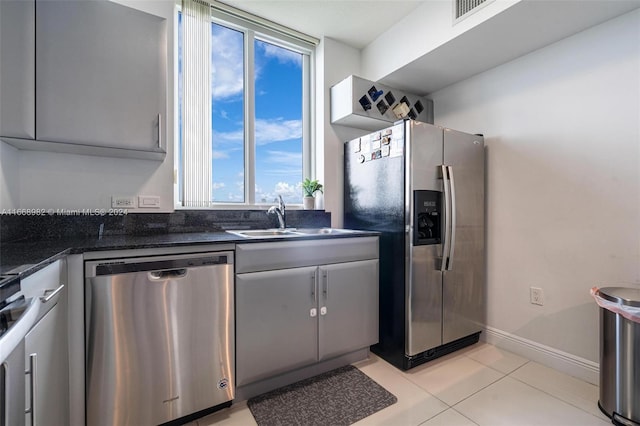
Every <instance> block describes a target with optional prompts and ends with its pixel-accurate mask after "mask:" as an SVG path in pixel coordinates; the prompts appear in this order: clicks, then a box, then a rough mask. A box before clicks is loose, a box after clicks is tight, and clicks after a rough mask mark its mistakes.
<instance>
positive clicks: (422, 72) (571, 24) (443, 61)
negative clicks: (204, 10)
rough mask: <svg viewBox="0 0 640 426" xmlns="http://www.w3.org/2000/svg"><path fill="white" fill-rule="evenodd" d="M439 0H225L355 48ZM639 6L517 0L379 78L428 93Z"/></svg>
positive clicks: (635, 2) (632, 1) (620, 0)
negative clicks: (480, 23) (468, 29)
mask: <svg viewBox="0 0 640 426" xmlns="http://www.w3.org/2000/svg"><path fill="white" fill-rule="evenodd" d="M0 1H2V0H0ZM436 1H445V0H419V1H405V0H222V2H223V3H227V4H229V5H231V6H233V7H236V8H238V9H241V10H244V11H246V12H249V13H253V14H255V15H257V16H260V17H262V18H265V19H268V20H271V21H273V22H276V23H278V24H281V25H284V26H287V27H290V28H293V29H295V30H297V31H300V32H303V33H306V34H308V35H311V36H314V37H317V38H322V37H330V38H332V39H334V40H337V41H339V42H342V43H344V44H347V45H349V46H352V47H355V48H358V49H362V48H363V47H365V46H367V45H368V44H370V43H371V42H372V41H373V40H375V39H376V38H377V37H378V36H380V35H382V34H383V33H384V32H385V31H387V30H388V29H389V28H390V27H391V26H393V25H394V24H395V23H397V22H398V21H401V20H402V19H403V18H404V17H405V16H407V15H409V14H410V13H411V12H412V11H414V10H415V9H417V8H418V7H419V6H421V5H424V4H425V3H427V2H436ZM638 7H640V0H525V1H520V2H516V4H514V5H513V6H511V7H509V8H508V9H506V10H505V11H503V12H501V13H500V14H498V15H497V16H494V17H493V18H492V19H489V20H488V21H486V22H484V23H483V25H479V26H477V27H475V28H473V29H472V30H470V31H467V32H466V33H464V34H462V35H461V36H459V37H457V38H455V39H453V40H450V41H449V42H446V43H445V44H443V45H442V46H440V47H438V48H435V49H434V50H432V51H430V52H428V53H427V54H424V55H423V56H421V57H419V58H416V59H414V60H413V61H411V62H410V63H407V64H403V65H402V66H401V68H399V69H396V70H395V71H392V72H390V73H389V74H387V75H385V76H381V77H378V78H379V81H380V82H381V83H384V84H387V85H389V86H391V87H395V88H397V89H402V90H406V91H408V92H412V93H416V94H419V95H425V94H428V93H432V92H434V91H436V90H439V89H441V88H443V87H445V86H447V85H449V84H452V83H455V82H457V81H461V80H463V79H465V78H468V77H471V76H472V75H474V74H477V73H479V72H482V71H485V70H487V69H490V68H492V67H495V66H497V65H500V64H502V63H505V62H508V61H510V60H513V59H515V58H517V57H519V56H521V55H524V54H526V53H529V52H531V51H533V50H536V49H539V48H541V47H544V46H546V45H548V44H551V43H553V42H556V41H558V40H561V39H562V38H565V37H568V36H570V35H572V34H575V33H577V32H580V31H582V30H584V29H586V28H589V27H591V26H593V25H597V24H599V23H601V22H604V21H606V20H608V19H611V18H613V17H615V16H618V15H621V14H623V13H626V12H629V11H631V10H633V9H636V8H638ZM365 74H366V73H365ZM365 76H366V75H365Z"/></svg>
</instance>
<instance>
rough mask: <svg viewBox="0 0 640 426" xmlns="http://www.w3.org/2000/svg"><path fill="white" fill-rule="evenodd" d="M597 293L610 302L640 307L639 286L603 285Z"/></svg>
mask: <svg viewBox="0 0 640 426" xmlns="http://www.w3.org/2000/svg"><path fill="white" fill-rule="evenodd" d="M598 293H599V294H600V296H602V298H603V299H606V300H608V301H610V302H614V303H619V304H621V305H626V306H634V307H638V308H640V288H630V287H604V288H601V289H598Z"/></svg>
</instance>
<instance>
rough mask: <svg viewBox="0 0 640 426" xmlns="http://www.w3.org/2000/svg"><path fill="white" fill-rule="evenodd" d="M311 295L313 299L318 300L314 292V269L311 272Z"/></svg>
mask: <svg viewBox="0 0 640 426" xmlns="http://www.w3.org/2000/svg"><path fill="white" fill-rule="evenodd" d="M311 296H313V301H314V302H317V301H318V295H317V294H316V271H313V272H312V273H311Z"/></svg>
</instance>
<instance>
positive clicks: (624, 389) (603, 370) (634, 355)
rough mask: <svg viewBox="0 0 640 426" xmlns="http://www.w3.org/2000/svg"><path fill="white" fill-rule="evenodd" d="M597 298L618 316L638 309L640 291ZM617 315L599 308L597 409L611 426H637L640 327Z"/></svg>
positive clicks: (609, 291)
mask: <svg viewBox="0 0 640 426" xmlns="http://www.w3.org/2000/svg"><path fill="white" fill-rule="evenodd" d="M596 296H600V297H601V298H603V299H605V300H607V301H609V302H613V303H615V304H617V307H619V309H618V312H620V310H622V311H624V310H625V308H632V309H635V308H640V288H626V287H605V288H601V289H599V290H598V291H597V292H596ZM612 306H615V305H612ZM616 309H617V308H616ZM618 312H615V311H614V310H610V309H606V308H604V307H602V306H601V307H600V400H599V401H598V406H599V407H600V409H601V410H602V412H603V413H605V414H606V415H607V416H609V417H610V418H611V419H612V421H613V423H614V424H621V425H633V426H640V323H638V322H635V321H632V320H630V319H627V318H625V317H623V316H622V315H621V314H620V313H618Z"/></svg>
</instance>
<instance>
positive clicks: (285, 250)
mask: <svg viewBox="0 0 640 426" xmlns="http://www.w3.org/2000/svg"><path fill="white" fill-rule="evenodd" d="M378 257H379V255H378V237H360V238H336V239H323V240H304V241H283V242H269V243H251V244H238V245H236V273H244V272H256V271H270V270H274V269H284V268H297V267H303V266H313V265H319V264H331V263H340V262H354V261H358V260H369V259H377V258H378Z"/></svg>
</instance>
